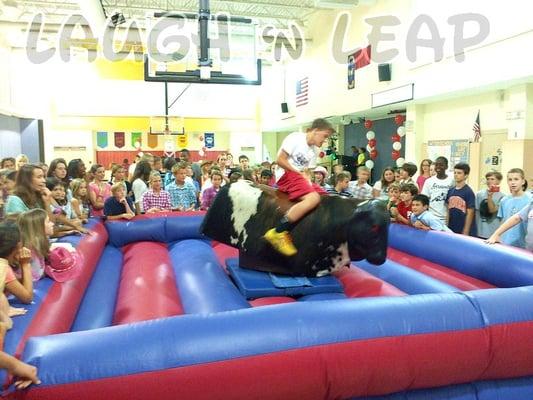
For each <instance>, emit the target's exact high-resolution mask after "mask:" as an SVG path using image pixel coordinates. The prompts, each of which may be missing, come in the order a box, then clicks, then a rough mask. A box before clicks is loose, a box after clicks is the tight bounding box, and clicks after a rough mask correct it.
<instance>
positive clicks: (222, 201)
mask: <svg viewBox="0 0 533 400" xmlns="http://www.w3.org/2000/svg"><path fill="white" fill-rule="evenodd" d="M291 205H292V203H291V202H290V201H289V200H288V198H287V195H286V194H284V193H281V192H278V191H276V190H275V189H272V188H270V187H268V186H263V185H260V186H258V185H255V184H252V183H251V182H249V181H244V180H239V181H237V182H235V183H233V184H231V185H229V186H226V187H224V188H222V189H221V190H220V191H219V193H218V195H217V197H216V198H215V201H214V202H213V205H212V206H211V208H210V209H209V211H208V212H207V214H206V216H205V219H204V221H203V224H202V226H201V228H200V229H201V231H202V233H203V234H205V235H206V236H208V237H210V238H211V239H213V240H216V241H219V242H221V243H225V244H228V245H230V246H233V247H237V248H239V249H240V265H241V266H242V267H245V268H251V269H257V270H261V271H268V272H274V273H280V274H287V275H293V276H307V277H314V276H323V275H327V274H330V273H332V272H334V271H337V270H339V269H340V268H342V267H344V266H346V265H348V264H349V263H350V260H362V259H365V258H366V259H367V260H368V261H369V262H370V263H372V264H376V265H378V264H382V263H383V262H385V259H386V256H387V236H388V226H389V220H390V217H389V214H388V212H387V210H386V208H385V206H384V205H383V204H382V203H381V202H379V201H377V200H370V201H364V202H361V201H359V200H355V199H347V198H342V197H340V196H327V195H326V196H321V200H320V204H319V206H318V207H317V208H316V209H314V210H313V211H312V212H310V213H309V214H308V215H306V216H305V217H304V218H303V219H301V220H300V221H299V222H298V223H297V224H296V225H295V227H294V228H293V229H292V231H291V236H292V238H293V242H294V245H295V246H296V248H297V249H298V253H297V254H296V255H294V256H291V257H286V256H283V255H282V254H280V253H278V252H277V251H276V250H274V249H273V248H272V247H271V246H270V244H269V243H268V242H267V241H266V240H265V239H264V238H263V235H264V234H265V233H266V231H267V230H269V229H270V228H272V227H274V226H276V225H277V223H278V222H279V220H280V218H281V217H282V216H283V214H284V213H285V212H286V211H287V210H288V209H289V207H290V206H291Z"/></svg>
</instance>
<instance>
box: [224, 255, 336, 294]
mask: <svg viewBox="0 0 533 400" xmlns="http://www.w3.org/2000/svg"><path fill="white" fill-rule="evenodd" d="M226 267H227V270H228V272H229V274H230V275H231V277H232V278H233V280H234V282H235V284H236V285H237V287H238V288H239V290H240V292H241V293H242V294H243V296H244V297H246V298H247V299H256V298H258V297H268V296H299V295H306V294H316V293H328V292H337V293H342V292H343V287H342V285H341V283H340V282H339V280H338V279H337V278H335V277H334V276H324V277H321V278H305V282H301V281H300V280H299V278H296V279H295V278H291V277H281V275H280V276H279V277H280V278H281V279H280V280H279V282H278V281H276V279H277V278H278V277H277V276H275V277H274V278H273V277H272V275H271V274H269V273H268V272H261V271H255V270H251V269H245V268H240V267H239V259H238V258H229V259H227V260H226ZM285 278H288V279H285ZM273 279H274V280H273ZM293 279H295V280H298V282H295V281H294V282H293V283H291V281H292V280H293ZM301 283H304V284H305V285H306V286H291V285H292V284H301ZM309 285H311V286H309ZM281 286H283V287H281Z"/></svg>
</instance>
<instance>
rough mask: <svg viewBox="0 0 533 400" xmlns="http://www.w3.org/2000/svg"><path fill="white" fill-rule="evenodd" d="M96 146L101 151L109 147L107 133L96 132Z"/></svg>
mask: <svg viewBox="0 0 533 400" xmlns="http://www.w3.org/2000/svg"><path fill="white" fill-rule="evenodd" d="M96 145H97V146H98V147H100V148H101V149H105V148H106V147H107V145H108V141H107V132H96Z"/></svg>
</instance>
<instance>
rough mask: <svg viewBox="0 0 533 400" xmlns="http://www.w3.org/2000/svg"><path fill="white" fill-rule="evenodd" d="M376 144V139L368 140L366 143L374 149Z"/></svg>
mask: <svg viewBox="0 0 533 400" xmlns="http://www.w3.org/2000/svg"><path fill="white" fill-rule="evenodd" d="M376 143H377V142H376V139H370V140H369V141H368V145H369V146H370V147H376Z"/></svg>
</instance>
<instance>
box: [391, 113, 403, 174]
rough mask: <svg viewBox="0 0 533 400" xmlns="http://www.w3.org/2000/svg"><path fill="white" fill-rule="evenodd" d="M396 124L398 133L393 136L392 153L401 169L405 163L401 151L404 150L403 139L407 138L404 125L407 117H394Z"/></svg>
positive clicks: (399, 115)
mask: <svg viewBox="0 0 533 400" xmlns="http://www.w3.org/2000/svg"><path fill="white" fill-rule="evenodd" d="M394 122H396V125H398V128H397V129H396V133H394V134H393V135H392V136H391V140H392V153H391V157H392V159H393V160H394V161H396V166H398V167H401V166H402V165H403V164H404V163H405V159H404V158H403V157H402V156H401V153H400V150H401V149H402V143H401V140H402V137H403V136H405V127H404V126H403V123H404V122H405V117H404V116H403V115H401V114H398V115H396V117H394Z"/></svg>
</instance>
